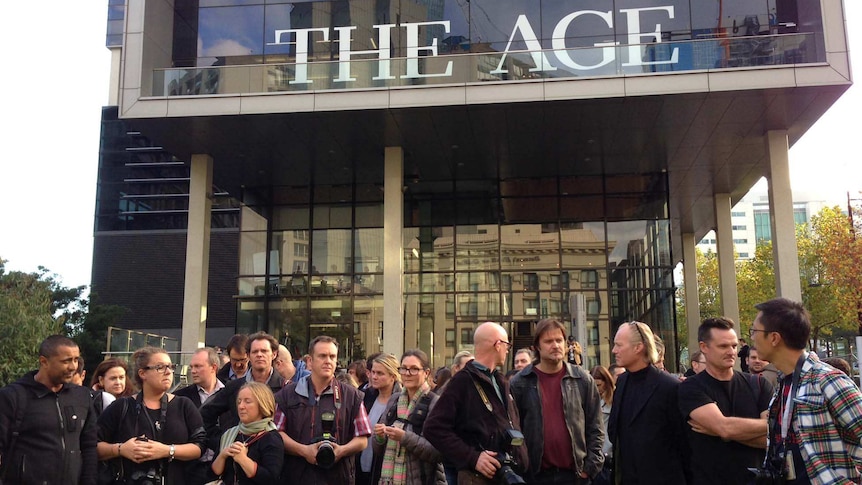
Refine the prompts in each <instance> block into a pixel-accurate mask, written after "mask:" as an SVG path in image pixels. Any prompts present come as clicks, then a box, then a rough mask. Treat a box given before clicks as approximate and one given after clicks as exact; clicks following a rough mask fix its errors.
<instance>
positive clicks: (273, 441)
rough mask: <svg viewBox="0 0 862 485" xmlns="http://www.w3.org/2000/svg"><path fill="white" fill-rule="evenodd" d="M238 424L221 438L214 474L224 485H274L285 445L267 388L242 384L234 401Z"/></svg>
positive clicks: (259, 385)
mask: <svg viewBox="0 0 862 485" xmlns="http://www.w3.org/2000/svg"><path fill="white" fill-rule="evenodd" d="M236 411H237V414H238V415H239V421H240V424H239V425H237V426H234V427H233V428H229V429H228V430H227V431H225V432H224V434H223V435H222V437H221V444H220V451H219V454H218V456H216V458H215V460H214V461H213V464H212V469H213V472H215V474H216V475H219V476H221V479H222V481H223V482H224V483H226V484H231V485H236V484H239V485H245V484H252V483H275V482H277V481H278V480H279V476H280V474H281V467H282V465H283V464H284V442H283V441H282V439H281V436H280V435H279V434H278V431H276V430H275V424H273V422H272V416H273V414H275V398H274V397H273V395H272V391H271V390H270V389H269V386H267V385H266V384H261V383H260V382H249V383H247V384H243V386H242V387H241V388H240V390H239V393H238V394H237V398H236Z"/></svg>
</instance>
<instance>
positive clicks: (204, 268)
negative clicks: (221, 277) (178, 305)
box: [181, 154, 213, 359]
mask: <svg viewBox="0 0 862 485" xmlns="http://www.w3.org/2000/svg"><path fill="white" fill-rule="evenodd" d="M191 165H192V167H191V168H192V169H191V180H190V182H189V226H188V235H187V236H186V280H185V291H184V293H183V333H182V346H181V349H182V351H183V354H184V359H187V358H188V357H187V356H188V355H189V354H190V353H191V352H194V350H195V349H197V348H200V347H203V346H204V340H205V338H206V321H207V284H208V282H209V266H210V218H211V212H212V211H211V209H212V193H211V191H212V178H213V159H212V157H210V156H209V155H202V154H196V155H192V163H191Z"/></svg>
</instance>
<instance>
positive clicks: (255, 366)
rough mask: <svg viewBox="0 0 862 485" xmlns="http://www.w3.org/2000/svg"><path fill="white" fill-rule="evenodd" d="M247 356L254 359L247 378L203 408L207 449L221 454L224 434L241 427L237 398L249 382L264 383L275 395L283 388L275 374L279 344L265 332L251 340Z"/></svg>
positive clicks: (228, 386)
mask: <svg viewBox="0 0 862 485" xmlns="http://www.w3.org/2000/svg"><path fill="white" fill-rule="evenodd" d="M246 355H249V356H251V368H250V369H249V371H248V372H246V374H245V377H244V378H238V379H234V380H232V381H228V383H227V384H225V387H224V389H222V390H221V391H219V392H217V393H215V394H213V395H212V396H210V398H209V399H207V401H206V402H205V403H204V404H203V406H201V409H200V411H201V417H202V418H203V420H204V428H206V430H207V446H208V447H209V448H210V449H211V450H218V449H220V448H219V440H221V435H222V433H223V432H224V431H225V430H226V429H228V428H230V427H233V426H236V425H237V424H239V414H237V410H236V397H237V395H238V394H239V390H240V388H241V387H242V386H243V384H245V383H246V382H261V383H264V384H266V385H268V386H269V388H270V389H272V392H273V393H275V392H277V391H278V390H279V389H281V388H282V387H283V386H284V379H283V378H282V377H281V376H280V375H279V374H278V372H275V369H274V368H273V361H274V360H275V357H276V355H278V340H276V339H275V337H273V336H272V335H270V334H268V333H266V332H257V333H254V334H251V335H249V336H248V340H247V342H246Z"/></svg>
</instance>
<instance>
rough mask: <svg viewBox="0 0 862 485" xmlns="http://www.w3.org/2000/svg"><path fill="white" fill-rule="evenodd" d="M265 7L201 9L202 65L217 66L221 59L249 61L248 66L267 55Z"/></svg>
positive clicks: (199, 43) (200, 56)
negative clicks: (245, 59)
mask: <svg viewBox="0 0 862 485" xmlns="http://www.w3.org/2000/svg"><path fill="white" fill-rule="evenodd" d="M263 11H264V9H263V6H262V5H256V6H237V7H215V8H201V9H200V10H199V11H198V36H199V37H198V59H199V61H198V65H199V66H211V65H215V64H216V62H217V60H218V59H219V58H224V57H245V58H247V61H246V62H244V64H254V63H260V61H261V60H262V59H260V58H258V59H257V62H255V58H254V57H253V56H262V55H263V36H262V35H261V30H262V29H263Z"/></svg>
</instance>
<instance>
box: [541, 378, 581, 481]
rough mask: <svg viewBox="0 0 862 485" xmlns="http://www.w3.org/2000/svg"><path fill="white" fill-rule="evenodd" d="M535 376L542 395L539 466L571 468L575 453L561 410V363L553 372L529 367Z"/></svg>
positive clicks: (573, 464)
mask: <svg viewBox="0 0 862 485" xmlns="http://www.w3.org/2000/svg"><path fill="white" fill-rule="evenodd" d="M533 370H534V371H535V372H536V376H538V378H539V392H540V393H541V396H542V431H543V436H544V445H543V446H544V447H543V449H542V468H543V469H545V468H562V469H566V470H574V469H575V457H574V456H573V455H572V437H571V436H570V435H569V428H568V426H566V416H565V414H564V413H563V391H562V383H563V375H564V374H565V372H566V368H565V367H563V368H562V369H560V371H559V372H557V373H554V374H545V373H544V372H542V371H540V370H539V369H537V368H535V367H533Z"/></svg>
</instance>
